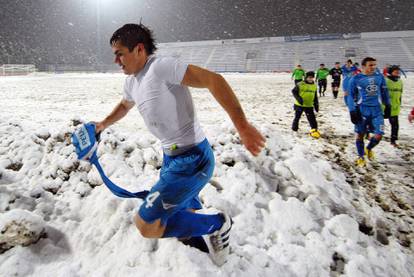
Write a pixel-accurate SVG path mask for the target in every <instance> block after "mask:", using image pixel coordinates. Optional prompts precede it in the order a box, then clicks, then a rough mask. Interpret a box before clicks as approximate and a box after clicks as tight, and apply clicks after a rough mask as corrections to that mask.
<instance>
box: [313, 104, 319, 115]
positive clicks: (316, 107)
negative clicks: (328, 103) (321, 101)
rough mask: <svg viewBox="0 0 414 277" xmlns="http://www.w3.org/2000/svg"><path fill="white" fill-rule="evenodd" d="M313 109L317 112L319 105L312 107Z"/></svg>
mask: <svg viewBox="0 0 414 277" xmlns="http://www.w3.org/2000/svg"><path fill="white" fill-rule="evenodd" d="M313 108H314V109H315V112H317V113H318V112H319V105H314V106H313Z"/></svg>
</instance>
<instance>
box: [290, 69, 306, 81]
mask: <svg viewBox="0 0 414 277" xmlns="http://www.w3.org/2000/svg"><path fill="white" fill-rule="evenodd" d="M304 76H305V70H303V68H302V66H301V65H300V64H298V65H297V66H296V68H295V69H294V70H293V72H292V80H294V81H295V85H296V84H297V83H299V82H302V81H303V77H304Z"/></svg>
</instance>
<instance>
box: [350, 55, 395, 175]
mask: <svg viewBox="0 0 414 277" xmlns="http://www.w3.org/2000/svg"><path fill="white" fill-rule="evenodd" d="M376 67H377V61H376V60H375V59H374V58H371V57H367V58H365V59H364V60H363V61H362V73H360V74H358V75H356V76H354V77H353V78H351V80H350V82H349V87H348V89H349V95H348V97H347V99H346V100H347V106H348V109H349V112H350V115H351V121H352V123H354V124H355V133H356V142H355V144H356V147H357V151H358V159H357V161H356V163H357V165H359V166H361V167H363V166H365V160H364V154H366V155H367V156H368V159H370V160H372V159H373V158H374V153H373V152H372V149H373V148H374V147H375V146H376V145H377V144H378V143H379V142H380V140H381V139H382V136H383V135H384V118H389V117H390V114H391V104H390V96H389V92H388V89H387V84H386V82H385V79H384V76H383V75H382V74H381V73H378V72H377V70H376ZM381 105H385V111H384V113H383V111H382V107H381ZM367 131H369V132H371V133H373V134H374V136H372V137H371V139H370V141H369V144H368V146H367V147H366V148H364V135H365V134H366V133H367Z"/></svg>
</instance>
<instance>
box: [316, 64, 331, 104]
mask: <svg viewBox="0 0 414 277" xmlns="http://www.w3.org/2000/svg"><path fill="white" fill-rule="evenodd" d="M328 75H329V69H328V68H326V67H325V64H323V63H321V64H320V65H319V69H318V70H317V71H316V81H318V87H319V96H321V97H322V95H323V96H325V91H326V86H327V84H328V80H327V78H328Z"/></svg>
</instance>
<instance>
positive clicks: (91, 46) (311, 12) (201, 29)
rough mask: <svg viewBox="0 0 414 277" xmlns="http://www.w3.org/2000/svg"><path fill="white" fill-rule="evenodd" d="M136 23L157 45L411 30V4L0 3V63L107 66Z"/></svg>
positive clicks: (353, 0) (211, 0)
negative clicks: (118, 40)
mask: <svg viewBox="0 0 414 277" xmlns="http://www.w3.org/2000/svg"><path fill="white" fill-rule="evenodd" d="M98 3H99V4H98ZM98 5H99V6H98ZM98 11H99V15H100V16H99V22H98V17H97V14H98ZM141 19H142V22H143V23H144V24H145V25H147V26H149V27H150V28H151V29H153V30H154V33H155V36H156V39H157V41H158V42H173V41H197V40H216V39H233V38H253V37H268V36H269V37H270V36H285V35H304V34H321V33H353V32H373V31H397V30H414V1H413V0H388V1H387V0H370V1H361V0H359V1H357V0H348V1H345V0H344V1H337V0H325V1H319V0H318V1H316V0H310V1H306V0H303V1H299V0H274V1H269V0H241V1H234V0H221V1H220V0H135V1H133V0H66V1H65V0H56V1H53V0H38V1H34V0H15V1H10V0H9V1H6V0H0V64H1V63H35V64H39V63H82V64H95V63H97V62H99V58H98V56H99V55H98V54H97V53H102V54H101V56H102V58H101V59H100V60H101V62H103V63H110V62H111V59H112V58H111V56H110V55H111V52H110V47H109V43H108V40H109V38H110V36H111V34H112V33H113V31H115V30H116V29H117V28H119V27H120V26H122V25H123V24H125V23H130V22H136V23H138V22H139V21H140V20H141ZM98 25H99V29H98ZM98 30H99V31H98Z"/></svg>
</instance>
